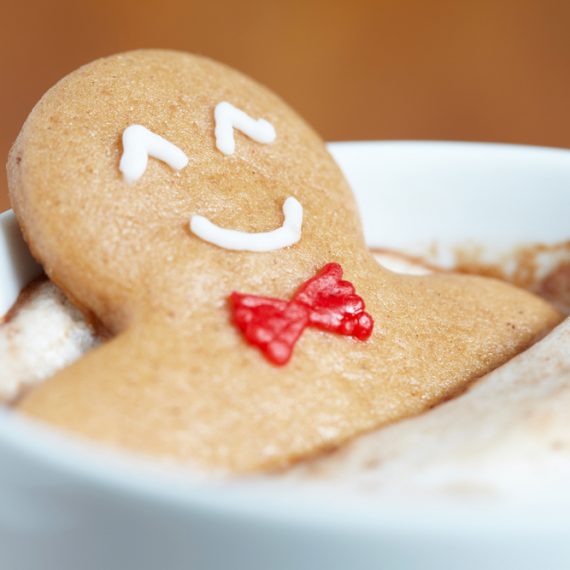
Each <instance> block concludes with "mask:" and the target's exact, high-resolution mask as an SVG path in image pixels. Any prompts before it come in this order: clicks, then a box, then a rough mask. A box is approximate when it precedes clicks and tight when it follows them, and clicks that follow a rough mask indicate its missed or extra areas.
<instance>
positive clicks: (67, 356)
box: [0, 280, 99, 402]
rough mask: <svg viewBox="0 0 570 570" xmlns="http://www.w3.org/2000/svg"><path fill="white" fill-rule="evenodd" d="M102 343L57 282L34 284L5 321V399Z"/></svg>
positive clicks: (1, 389)
mask: <svg viewBox="0 0 570 570" xmlns="http://www.w3.org/2000/svg"><path fill="white" fill-rule="evenodd" d="M97 344H99V340H98V338H97V337H96V335H95V334H94V333H93V331H92V330H91V329H90V328H89V326H88V325H87V323H86V322H85V319H84V318H83V315H82V314H81V313H80V312H79V311H78V310H77V309H76V308H75V307H74V306H73V305H72V304H71V303H70V302H69V301H68V300H67V299H66V298H65V296H64V295H63V293H62V292H61V291H60V290H59V289H58V288H57V287H56V286H55V285H54V284H53V283H51V282H50V281H47V280H46V281H43V282H41V283H39V284H37V285H32V289H31V290H30V291H29V292H28V293H27V294H26V296H25V298H23V299H22V300H21V301H20V303H19V304H18V305H17V306H16V307H15V308H14V310H13V313H12V315H11V317H10V319H9V320H8V321H7V322H5V323H4V324H2V325H0V362H1V363H2V365H1V370H2V374H1V375H0V402H2V401H4V402H9V401H11V400H14V399H15V398H17V397H18V396H19V395H20V394H21V393H22V392H23V391H24V390H26V389H28V388H30V387H32V386H34V385H36V384H38V383H40V382H41V381H42V380H44V379H46V378H48V377H49V376H51V375H53V374H54V373H55V372H57V371H58V370H59V369H61V368H63V367H65V366H67V365H69V364H71V363H72V362H73V361H74V360H76V359H78V358H79V357H80V356H81V355H82V354H84V353H85V352H87V351H88V350H90V349H91V348H93V347H94V346H96V345H97Z"/></svg>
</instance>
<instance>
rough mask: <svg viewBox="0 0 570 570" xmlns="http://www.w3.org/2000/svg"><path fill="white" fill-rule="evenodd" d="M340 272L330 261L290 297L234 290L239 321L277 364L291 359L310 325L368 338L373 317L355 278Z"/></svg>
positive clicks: (234, 309)
mask: <svg viewBox="0 0 570 570" xmlns="http://www.w3.org/2000/svg"><path fill="white" fill-rule="evenodd" d="M341 277H342V267H341V266H340V265H339V264H338V263H328V264H327V265H325V266H324V267H323V269H321V271H320V272H319V273H317V275H315V277H313V278H312V279H309V280H308V281H307V282H306V283H304V284H303V285H302V286H301V288H300V289H299V290H298V291H297V293H296V294H295V295H294V296H293V298H292V299H291V300H290V301H283V300H281V299H272V298H270V297H259V296H257V295H244V294H242V293H235V292H234V293H232V294H231V296H230V301H231V305H232V315H233V320H234V323H235V324H236V326H237V327H238V328H239V329H240V331H241V332H242V333H243V335H244V336H245V338H246V340H247V341H248V342H249V343H250V344H252V345H254V346H257V347H259V348H260V349H261V351H262V352H263V354H264V355H265V356H266V357H267V358H268V359H269V360H270V361H271V362H273V363H274V364H277V365H283V364H286V363H287V362H288V361H289V359H290V358H291V355H292V353H293V348H294V346H295V343H296V342H297V340H299V337H300V336H301V334H302V333H303V331H304V330H305V328H306V327H315V328H317V329H320V330H323V331H327V332H332V333H336V334H342V335H346V336H353V337H355V338H357V339H359V340H366V339H367V338H368V337H369V336H370V335H371V334H372V329H373V327H374V321H373V320H372V317H371V316H370V315H369V314H368V313H366V312H365V311H364V301H363V300H362V298H361V297H359V296H358V295H357V294H356V293H355V290H354V286H353V285H352V283H350V282H348V281H343V280H342V279H341Z"/></svg>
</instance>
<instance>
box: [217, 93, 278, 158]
mask: <svg viewBox="0 0 570 570" xmlns="http://www.w3.org/2000/svg"><path fill="white" fill-rule="evenodd" d="M214 118H215V120H216V147H217V148H218V150H219V151H221V152H223V153H224V154H225V155H230V154H233V153H234V151H235V149H236V142H235V139H234V129H238V130H239V131H241V132H242V133H243V134H244V135H247V136H248V137H249V138H250V139H253V140H254V141H256V142H259V143H264V144H267V143H272V142H273V141H274V140H275V137H276V134H275V129H274V128H273V125H272V124H271V123H269V122H268V121H266V120H265V119H258V120H257V121H256V120H255V119H252V118H251V117H250V116H249V115H248V114H247V113H244V112H243V111H242V110H240V109H238V108H236V107H234V106H233V105H232V104H231V103H228V102H227V101H222V102H221V103H218V104H217V105H216V110H215V111H214Z"/></svg>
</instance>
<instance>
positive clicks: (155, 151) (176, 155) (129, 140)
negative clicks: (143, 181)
mask: <svg viewBox="0 0 570 570" xmlns="http://www.w3.org/2000/svg"><path fill="white" fill-rule="evenodd" d="M149 156H152V157H153V158H157V159H158V160H162V161H163V162H166V164H168V166H170V167H171V168H174V170H181V169H182V168H184V167H185V166H186V165H187V164H188V157H187V156H186V154H185V153H184V151H182V150H181V149H179V148H178V147H177V146H176V145H175V144H173V143H171V142H170V141H167V140H166V139H164V138H162V137H161V136H159V135H157V134H156V133H153V132H152V131H149V130H148V129H147V128H146V127H143V126H142V125H131V126H129V127H127V128H126V129H125V130H124V131H123V156H121V162H120V164H119V170H120V171H121V172H122V173H123V177H124V179H125V180H126V182H128V183H129V184H131V183H133V182H136V181H137V180H138V179H139V178H140V177H141V176H142V175H143V174H144V172H145V170H146V166H147V163H148V157H149Z"/></svg>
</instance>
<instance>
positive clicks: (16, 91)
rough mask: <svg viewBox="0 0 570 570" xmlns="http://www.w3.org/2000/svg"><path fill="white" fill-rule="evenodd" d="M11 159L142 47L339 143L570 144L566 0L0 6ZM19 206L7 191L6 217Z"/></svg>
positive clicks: (102, 0)
mask: <svg viewBox="0 0 570 570" xmlns="http://www.w3.org/2000/svg"><path fill="white" fill-rule="evenodd" d="M0 2H1V7H2V11H1V12H0V18H1V21H0V47H1V49H0V77H1V84H0V109H1V113H0V121H1V122H0V125H1V128H0V154H1V155H2V161H4V160H5V156H6V153H7V152H8V149H9V147H10V144H11V142H12V141H13V139H14V138H15V136H16V135H17V133H18V130H19V127H20V125H21V123H22V121H23V120H24V119H25V117H26V115H27V113H28V112H29V111H30V109H31V108H32V106H33V105H34V103H35V102H36V101H37V99H38V98H39V97H40V96H41V94H42V93H43V92H44V91H45V90H46V89H47V88H48V87H49V86H50V85H52V84H53V83H54V82H55V81H57V80H58V79H59V78H60V77H61V76H62V75H63V74H66V73H68V72H69V71H71V70H73V69H74V68H75V67H77V66H79V65H81V64H82V63H85V62H88V61H89V60H91V59H94V58H96V57H99V56H102V55H105V54H110V53H113V52H116V51H120V50H127V49H132V48H137V47H168V48H176V49H183V50H188V51H193V52H198V53H202V54H206V55H209V56H211V57H214V58H216V59H219V60H222V61H224V62H226V63H228V64H230V65H233V66H235V67H237V68H239V69H241V70H242V71H244V72H246V73H248V74H250V75H252V76H254V77H255V78H257V79H258V80H260V81H261V82H263V83H265V84H267V85H269V86H270V87H272V88H273V89H274V90H275V91H277V92H278V93H280V94H281V95H282V96H283V97H284V98H285V99H286V100H287V101H289V103H291V104H292V105H293V106H294V107H296V108H297V109H298V110H299V111H300V112H301V113H302V114H303V115H304V116H305V117H306V118H307V119H308V120H309V121H310V122H311V123H312V124H313V126H315V127H316V128H317V130H319V131H320V133H321V134H322V135H323V137H324V138H325V139H327V140H340V139H345V140H346V139H453V140H487V141H505V142H518V143H531V144H541V145H551V146H566V147H570V113H569V111H568V107H569V106H570V39H569V34H568V29H569V25H570V2H569V1H567V0H495V1H490V0H479V1H470V0H455V1H442V0H401V1H398V0H377V1H375V2H373V1H366V0H352V1H344V2H339V1H335V0H328V1H327V0H313V1H310V0H307V1H295V0H292V1H289V2H276V1H271V0H265V1H262V0H241V1H240V2H230V1H229V0H200V1H195V0H161V1H156V0H155V1H150V0H148V1H147V0H99V1H94V0H83V1H77V0H51V1H50V0H47V1H37V0H32V1H29V2H13V1H10V2H8V1H6V0H0ZM7 206H8V200H7V195H6V182H5V176H4V175H3V176H2V178H1V181H0V211H1V210H3V209H5V208H6V207H7Z"/></svg>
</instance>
